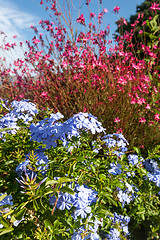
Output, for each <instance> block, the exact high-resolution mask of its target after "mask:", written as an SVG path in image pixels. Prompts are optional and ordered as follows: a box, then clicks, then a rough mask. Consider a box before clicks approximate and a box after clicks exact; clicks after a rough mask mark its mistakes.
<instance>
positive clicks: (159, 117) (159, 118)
mask: <svg viewBox="0 0 160 240" xmlns="http://www.w3.org/2000/svg"><path fill="white" fill-rule="evenodd" d="M154 119H155V120H156V121H159V120H160V114H159V113H156V114H155V115H154Z"/></svg>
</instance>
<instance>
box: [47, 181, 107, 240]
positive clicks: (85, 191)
mask: <svg viewBox="0 0 160 240" xmlns="http://www.w3.org/2000/svg"><path fill="white" fill-rule="evenodd" d="M70 188H72V187H71V184H70ZM72 190H74V192H75V193H74V195H71V194H69V193H62V192H60V193H59V194H58V200H57V198H56V197H55V196H54V195H53V196H51V197H50V199H49V201H50V204H51V205H53V206H55V208H58V209H60V210H64V209H67V210H70V209H71V208H72V207H73V212H72V214H71V215H72V217H73V219H75V221H77V218H78V216H80V217H81V219H82V218H87V221H88V222H90V223H94V225H93V224H92V225H90V224H87V225H86V227H80V228H79V229H77V230H75V231H74V234H73V236H72V240H74V239H93V240H96V239H100V236H99V235H98V233H97V231H98V228H99V225H102V221H99V220H98V219H97V218H95V220H94V221H92V220H91V218H92V213H91V207H90V206H91V205H92V203H93V202H96V200H97V194H98V193H97V192H95V191H93V190H92V189H91V188H88V187H87V186H86V185H84V184H83V185H82V186H80V185H79V184H75V188H74V189H72ZM55 204H56V205H55ZM94 217H95V216H94ZM84 236H85V237H84Z"/></svg>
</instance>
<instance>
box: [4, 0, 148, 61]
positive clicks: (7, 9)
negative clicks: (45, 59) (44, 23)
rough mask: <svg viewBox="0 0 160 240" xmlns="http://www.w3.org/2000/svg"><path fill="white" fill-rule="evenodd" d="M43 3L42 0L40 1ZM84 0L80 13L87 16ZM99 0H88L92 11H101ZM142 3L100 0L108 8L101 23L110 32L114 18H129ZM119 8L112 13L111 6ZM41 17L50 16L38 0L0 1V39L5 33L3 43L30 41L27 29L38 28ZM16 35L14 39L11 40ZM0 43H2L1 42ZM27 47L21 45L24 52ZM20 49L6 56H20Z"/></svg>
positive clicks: (75, 7) (75, 13)
mask: <svg viewBox="0 0 160 240" xmlns="http://www.w3.org/2000/svg"><path fill="white" fill-rule="evenodd" d="M43 1H44V2H45V0H43ZM63 1H65V0H59V2H60V4H61V6H63ZM85 2H86V1H85V0H81V4H80V6H81V7H80V14H81V13H83V14H84V16H85V17H86V19H87V16H88V15H87V13H88V11H87V6H86V5H85ZM97 2H98V0H91V4H90V8H91V12H95V14H96V15H98V12H100V9H99V6H98V4H97ZM142 2H144V0H103V1H102V3H103V8H107V10H108V13H106V15H105V18H104V21H103V26H104V27H105V26H107V25H110V29H111V34H110V39H111V38H112V34H113V33H114V31H115V30H116V28H117V27H116V24H115V21H117V20H118V17H119V18H120V17H123V18H125V19H127V20H129V17H130V16H131V15H134V14H135V13H136V6H137V5H139V4H141V3H142ZM73 3H74V5H73V21H74V22H75V23H76V18H77V16H78V14H79V10H78V9H79V0H73ZM117 5H118V6H119V7H120V11H119V16H117V14H114V13H113V8H114V7H115V6H117ZM41 19H45V20H46V19H49V13H48V12H46V11H45V7H44V5H41V4H40V0H0V33H1V34H0V41H1V43H2V42H3V38H4V36H5V35H4V34H2V32H4V33H5V34H6V35H7V39H6V40H5V41H6V42H9V43H12V42H17V43H18V42H25V41H26V40H31V39H32V38H33V37H34V35H35V34H34V31H33V29H31V28H30V26H31V25H34V26H36V27H39V21H40V20H41ZM14 35H16V36H17V38H16V39H13V36H14ZM0 45H1V44H0ZM25 50H26V47H25V45H24V49H23V51H25ZM23 51H22V50H20V49H18V48H17V49H15V50H13V51H12V53H10V52H8V61H9V58H11V60H14V59H16V58H18V57H19V58H21V57H22V55H23ZM0 55H1V57H6V51H5V53H4V50H2V49H1V48H0Z"/></svg>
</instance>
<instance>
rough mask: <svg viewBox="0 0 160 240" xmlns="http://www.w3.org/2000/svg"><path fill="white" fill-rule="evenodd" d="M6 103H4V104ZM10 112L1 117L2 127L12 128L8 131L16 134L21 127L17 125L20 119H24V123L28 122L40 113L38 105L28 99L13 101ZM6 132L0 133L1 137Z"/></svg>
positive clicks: (0, 124)
mask: <svg viewBox="0 0 160 240" xmlns="http://www.w3.org/2000/svg"><path fill="white" fill-rule="evenodd" d="M3 105H4V104H3ZM9 110H10V112H9V113H7V114H6V115H5V116H3V117H2V118H1V119H0V129H3V128H12V129H11V130H7V132H8V133H11V134H15V133H16V130H18V129H19V127H18V126H17V122H18V120H20V119H21V120H22V121H23V122H24V123H26V124H27V123H28V122H30V121H32V120H33V116H35V114H37V113H38V110H37V109H36V105H35V104H33V103H30V102H28V100H22V101H15V100H14V101H13V102H12V103H11V108H10V109H9ZM4 134H5V131H4V132H1V133H0V138H2V137H3V135H4Z"/></svg>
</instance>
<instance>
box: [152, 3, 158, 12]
mask: <svg viewBox="0 0 160 240" xmlns="http://www.w3.org/2000/svg"><path fill="white" fill-rule="evenodd" d="M151 4H152V6H151V7H150V9H151V10H153V11H155V12H156V10H160V7H159V4H156V3H155V2H154V3H151Z"/></svg>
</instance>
